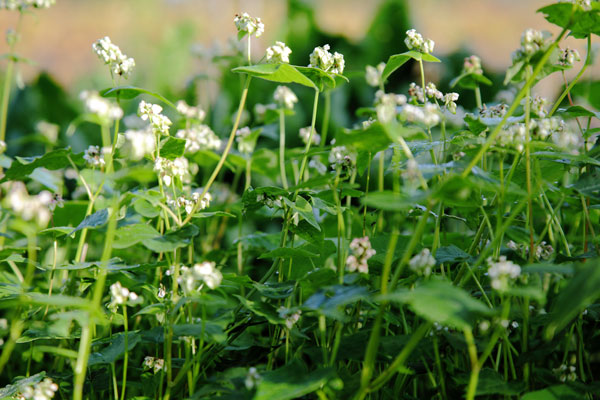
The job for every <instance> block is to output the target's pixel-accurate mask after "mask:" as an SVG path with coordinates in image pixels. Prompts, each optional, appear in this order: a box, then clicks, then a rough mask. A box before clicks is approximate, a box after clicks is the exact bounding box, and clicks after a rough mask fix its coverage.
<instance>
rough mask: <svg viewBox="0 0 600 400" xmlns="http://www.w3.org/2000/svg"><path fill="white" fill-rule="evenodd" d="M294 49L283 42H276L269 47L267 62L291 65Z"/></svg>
mask: <svg viewBox="0 0 600 400" xmlns="http://www.w3.org/2000/svg"><path fill="white" fill-rule="evenodd" d="M291 53H292V49H290V48H289V47H287V46H286V45H285V43H283V42H275V44H274V45H273V46H270V47H267V62H270V63H279V62H281V63H289V62H290V54H291Z"/></svg>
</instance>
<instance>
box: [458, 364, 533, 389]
mask: <svg viewBox="0 0 600 400" xmlns="http://www.w3.org/2000/svg"><path fill="white" fill-rule="evenodd" d="M455 381H456V382H457V383H458V384H460V385H464V387H466V386H467V385H468V381H469V376H468V375H461V376H459V377H457V378H455ZM525 389H526V385H525V383H524V382H518V381H516V382H514V381H513V382H506V381H505V380H504V377H503V376H502V375H500V374H499V373H498V372H496V371H494V370H493V369H491V368H484V369H482V370H481V372H480V373H479V380H478V382H477V395H478V396H485V395H492V394H496V395H504V396H517V395H519V394H520V393H522V392H523V391H524V390H525Z"/></svg>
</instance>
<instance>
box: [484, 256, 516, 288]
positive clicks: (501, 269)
mask: <svg viewBox="0 0 600 400" xmlns="http://www.w3.org/2000/svg"><path fill="white" fill-rule="evenodd" d="M487 262H488V266H489V268H488V272H487V274H488V276H489V277H490V280H491V284H492V288H494V289H495V290H498V291H499V292H503V291H506V290H507V289H508V287H509V284H510V280H514V279H517V278H518V277H519V275H521V267H519V266H518V265H517V264H515V263H513V262H512V261H510V260H507V259H506V256H500V257H499V258H498V261H496V262H494V260H493V259H492V258H491V257H490V258H488V259H487Z"/></svg>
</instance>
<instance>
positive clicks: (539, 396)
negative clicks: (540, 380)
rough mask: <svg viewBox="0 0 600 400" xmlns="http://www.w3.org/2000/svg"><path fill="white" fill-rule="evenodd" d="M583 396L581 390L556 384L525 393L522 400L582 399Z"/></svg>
mask: <svg viewBox="0 0 600 400" xmlns="http://www.w3.org/2000/svg"><path fill="white" fill-rule="evenodd" d="M583 398H584V396H583V395H582V394H581V393H580V392H578V391H576V390H575V389H573V388H571V387H569V386H567V385H556V386H550V387H548V388H546V389H542V390H536V391H535V392H529V393H525V394H524V395H523V397H521V400H581V399H583Z"/></svg>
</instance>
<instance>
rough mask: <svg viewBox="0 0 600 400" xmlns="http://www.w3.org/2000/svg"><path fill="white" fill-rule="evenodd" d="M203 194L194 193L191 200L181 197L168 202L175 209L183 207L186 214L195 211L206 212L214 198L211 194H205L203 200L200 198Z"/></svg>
mask: <svg viewBox="0 0 600 400" xmlns="http://www.w3.org/2000/svg"><path fill="white" fill-rule="evenodd" d="M201 195H202V193H200V192H197V191H196V192H194V193H192V198H191V199H190V200H188V199H186V198H185V196H179V197H178V198H177V199H175V200H172V199H171V200H168V201H167V202H168V203H169V204H170V205H172V206H174V207H181V208H183V209H184V210H185V212H186V213H188V214H191V213H192V211H194V208H195V209H196V211H200V210H204V209H205V208H208V207H209V206H210V202H211V201H212V196H211V194H210V193H205V194H204V196H202V198H201V197H200V196H201Z"/></svg>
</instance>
